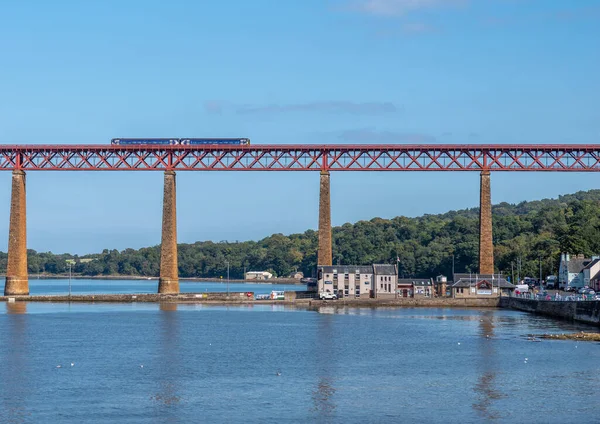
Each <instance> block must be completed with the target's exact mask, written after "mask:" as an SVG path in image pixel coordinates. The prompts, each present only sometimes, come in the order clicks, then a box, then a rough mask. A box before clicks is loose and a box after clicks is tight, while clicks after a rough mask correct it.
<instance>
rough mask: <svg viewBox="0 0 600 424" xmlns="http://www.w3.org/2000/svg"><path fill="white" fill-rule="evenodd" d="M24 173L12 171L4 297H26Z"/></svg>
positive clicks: (27, 289)
mask: <svg viewBox="0 0 600 424" xmlns="http://www.w3.org/2000/svg"><path fill="white" fill-rule="evenodd" d="M28 294H29V280H28V277H27V213H26V196H25V172H23V171H20V170H15V171H13V175H12V192H11V197H10V227H9V230H8V263H7V266H6V283H5V285H4V295H5V296H12V295H28Z"/></svg>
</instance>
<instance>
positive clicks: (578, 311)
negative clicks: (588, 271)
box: [499, 297, 600, 325]
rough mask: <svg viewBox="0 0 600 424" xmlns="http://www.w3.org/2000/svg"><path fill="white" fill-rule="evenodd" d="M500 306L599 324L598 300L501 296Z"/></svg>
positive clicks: (599, 309)
mask: <svg viewBox="0 0 600 424" xmlns="http://www.w3.org/2000/svg"><path fill="white" fill-rule="evenodd" d="M499 306H500V307H501V308H510V309H516V310H519V311H525V312H532V313H535V314H540V315H546V316H550V317H554V318H561V319H567V320H573V321H580V322H586V323H589V324H595V325H600V301H562V300H561V301H553V300H532V299H520V298H515V297H503V298H501V300H500V305H499Z"/></svg>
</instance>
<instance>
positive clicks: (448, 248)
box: [0, 190, 600, 278]
mask: <svg viewBox="0 0 600 424" xmlns="http://www.w3.org/2000/svg"><path fill="white" fill-rule="evenodd" d="M478 214H479V209H477V208H474V209H467V210H461V211H452V212H448V213H445V214H441V215H425V216H422V217H418V218H406V217H402V216H400V217H396V218H393V219H381V218H373V219H372V220H370V221H360V222H357V223H355V224H344V225H342V226H341V227H334V228H333V239H334V246H333V256H334V263H336V264H337V263H339V264H372V263H395V262H396V258H399V259H400V261H399V262H398V265H399V266H398V269H399V274H400V276H405V277H410V276H424V277H430V276H436V275H438V274H445V275H450V274H451V272H452V261H453V258H454V266H455V270H456V272H476V270H477V261H478V258H477V255H478V225H479V216H478ZM493 223H494V246H495V265H496V269H497V270H498V271H501V272H503V273H505V274H508V275H510V273H511V265H512V266H513V269H514V270H515V275H516V272H517V265H518V263H519V262H520V263H521V271H520V275H521V277H523V276H526V275H529V276H534V277H536V276H538V275H539V264H540V259H541V263H542V268H543V271H542V272H543V275H544V276H546V275H548V274H551V273H556V272H557V269H558V261H559V254H560V252H561V251H567V252H570V253H574V254H575V253H583V254H585V255H591V254H594V253H598V252H600V190H592V191H588V192H578V193H575V194H571V195H565V196H561V197H559V198H558V199H546V200H541V201H534V202H522V203H519V204H517V205H511V204H508V203H501V204H499V205H496V206H494V207H493ZM316 251H317V232H316V231H314V230H308V231H306V232H304V233H303V234H292V235H289V236H285V235H283V234H274V235H272V236H269V237H266V238H264V239H262V240H260V241H247V242H238V243H213V242H211V241H205V242H196V243H194V244H180V245H179V275H180V276H181V277H219V276H225V275H226V272H227V271H226V261H229V263H230V275H231V278H241V277H242V276H243V272H244V269H246V270H268V271H271V272H273V273H274V274H275V275H277V276H287V275H288V274H290V273H291V272H292V271H294V270H298V271H303V272H304V274H305V275H306V276H311V275H314V272H315V267H316V258H317V255H316ZM6 256H7V255H6V253H0V272H5V270H6V260H7V257H6ZM68 259H74V260H75V265H74V266H73V272H74V273H77V274H81V275H88V276H98V275H139V276H157V275H158V271H159V261H160V246H154V247H147V248H142V249H139V250H135V249H125V250H123V251H121V252H119V251H117V250H104V251H103V252H102V253H100V254H96V255H86V256H82V257H78V256H76V255H69V254H53V253H50V252H48V253H38V252H36V251H34V250H29V251H28V260H29V263H28V267H29V272H30V273H31V274H37V273H45V274H59V273H65V272H68V264H67V262H66V261H67V260H68ZM82 259H93V260H92V261H89V262H85V261H82Z"/></svg>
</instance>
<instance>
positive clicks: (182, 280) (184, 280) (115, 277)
mask: <svg viewBox="0 0 600 424" xmlns="http://www.w3.org/2000/svg"><path fill="white" fill-rule="evenodd" d="M0 278H6V276H5V275H0ZM158 278H159V277H142V276H139V275H71V279H72V280H126V281H158ZM68 279H69V274H66V275H62V274H55V275H39V276H37V275H34V274H30V275H29V280H30V281H31V280H68ZM179 282H180V283H223V284H225V283H226V282H227V280H225V279H223V280H222V279H220V278H203V277H180V278H179ZM229 283H235V284H295V285H299V286H305V285H306V284H304V283H301V282H300V281H299V280H297V279H295V278H270V279H268V280H243V279H233V278H230V279H229Z"/></svg>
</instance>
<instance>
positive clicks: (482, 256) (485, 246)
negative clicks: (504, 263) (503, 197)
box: [479, 170, 494, 274]
mask: <svg viewBox="0 0 600 424" xmlns="http://www.w3.org/2000/svg"><path fill="white" fill-rule="evenodd" d="M479 273H480V274H493V273H494V244H493V241H492V195H491V186H490V171H487V170H486V171H482V172H481V189H480V199H479Z"/></svg>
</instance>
